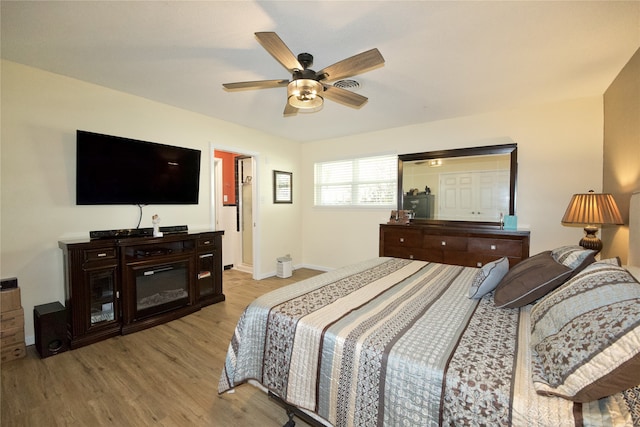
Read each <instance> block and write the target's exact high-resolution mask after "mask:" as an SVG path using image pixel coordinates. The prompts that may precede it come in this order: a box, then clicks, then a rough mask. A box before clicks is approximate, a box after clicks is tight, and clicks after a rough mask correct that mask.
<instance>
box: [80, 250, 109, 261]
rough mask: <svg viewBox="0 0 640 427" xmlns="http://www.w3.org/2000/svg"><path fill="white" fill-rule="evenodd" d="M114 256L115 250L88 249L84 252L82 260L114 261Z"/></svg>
mask: <svg viewBox="0 0 640 427" xmlns="http://www.w3.org/2000/svg"><path fill="white" fill-rule="evenodd" d="M116 255H117V251H116V248H104V249H90V250H86V251H84V260H85V261H100V260H103V259H115V258H116Z"/></svg>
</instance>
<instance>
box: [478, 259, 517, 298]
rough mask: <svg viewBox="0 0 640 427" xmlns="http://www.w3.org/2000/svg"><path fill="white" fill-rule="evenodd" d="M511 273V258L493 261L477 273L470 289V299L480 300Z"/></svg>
mask: <svg viewBox="0 0 640 427" xmlns="http://www.w3.org/2000/svg"><path fill="white" fill-rule="evenodd" d="M507 271H509V258H507V257H502V258H500V259H497V260H495V261H491V262H489V263H487V264H485V265H484V266H482V268H481V269H480V270H478V272H477V273H476V275H475V277H474V278H473V282H472V283H471V286H470V287H469V298H471V299H480V298H482V297H483V296H485V295H486V294H488V293H489V292H491V291H492V290H494V289H495V288H496V286H498V283H500V280H502V278H503V277H504V275H505V274H507Z"/></svg>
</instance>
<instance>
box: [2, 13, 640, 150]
mask: <svg viewBox="0 0 640 427" xmlns="http://www.w3.org/2000/svg"><path fill="white" fill-rule="evenodd" d="M0 7H1V9H0V13H1V16H2V22H1V42H2V45H1V54H2V58H4V59H7V60H10V61H14V62H18V63H22V64H26V65H30V66H33V67H37V68H41V69H43V70H47V71H51V72H54V73H58V74H62V75H65V76H70V77H73V78H77V79H80V80H84V81H87V82H91V83H95V84H97V85H101V86H105V87H108V88H112V89H116V90H119V91H123V92H128V93H131V94H134V95H137V96H141V97H144V98H147V99H151V100H154V101H158V102H162V103H166V104H169V105H173V106H176V107H180V108H183V109H186V110H190V111H193V112H197V113H201V114H204V115H206V116H210V117H215V118H218V119H222V120H225V121H228V122H233V123H237V124H239V125H242V126H246V127H250V128H255V129H258V130H261V131H264V132H266V133H269V134H273V135H277V136H281V137H284V138H287V139H290V140H294V141H300V142H305V141H314V140H322V139H329V138H335V137H340V136H346V135H352V134H358V133H363V132H370V131H376V130H381V129H386V128H393V127H399V126H406V125H411V124H416V123H423V122H429V121H435V120H441V119H447V118H452V117H458V116H465V115H471V114H479V113H483V112H488V111H495V110H501V109H508V108H514V107H522V106H526V105H536V104H544V103H549V102H554V101H559V100H564V99H573V98H581V97H591V96H600V95H602V94H603V93H604V92H605V90H606V89H607V87H608V86H609V85H610V84H611V82H612V81H613V79H614V78H615V77H616V75H617V74H618V73H619V72H620V70H621V69H622V67H624V65H625V64H626V63H627V62H628V61H629V59H630V58H631V56H632V55H633V54H634V52H635V51H636V50H637V49H638V48H639V47H640V1H627V2H616V1H567V2H563V1H495V2H490V1H469V2H463V1H318V2H316V1H157V2H156V1H122V2H116V1H70V2H64V1H44V2H37V1H17V2H13V1H5V0H2V2H1V3H0ZM258 31H275V32H276V33H278V35H279V36H280V37H281V38H282V40H284V42H285V43H286V44H287V45H288V47H289V48H290V49H291V51H292V52H293V53H294V54H295V55H297V54H298V53H301V52H308V53H311V54H312V55H313V56H314V57H315V61H314V66H313V67H312V68H313V69H315V70H320V69H321V68H324V67H326V66H328V65H331V64H333V63H335V62H337V61H340V60H342V59H344V58H347V57H350V56H352V55H355V54H357V53H360V52H363V51H366V50H369V49H371V48H378V49H379V50H380V52H381V53H382V55H383V57H384V58H385V65H384V66H383V67H381V68H377V69H375V70H372V71H369V72H367V73H364V74H361V75H358V76H356V77H354V80H356V81H358V82H359V83H360V85H361V87H360V88H359V89H357V93H359V94H360V95H363V96H366V97H368V98H369V101H368V103H367V104H365V105H364V106H363V107H362V108H360V109H352V108H349V107H346V106H343V105H341V104H338V103H335V102H332V101H329V100H327V101H326V102H325V105H324V107H323V108H322V110H320V111H318V112H315V113H305V114H298V115H297V116H294V117H286V118H285V117H283V115H282V112H283V109H284V106H285V103H286V88H272V89H262V90H251V91H249V90H246V91H240V92H227V91H225V90H223V88H222V83H229V82H236V81H248V80H270V79H290V77H291V76H290V75H289V73H288V71H287V70H286V69H285V68H283V67H282V66H281V65H280V64H279V63H278V62H276V60H275V59H274V58H273V57H271V56H270V55H269V54H268V53H267V52H266V51H265V50H264V49H263V48H262V46H261V45H260V44H259V43H258V41H257V40H256V38H255V36H254V33H255V32H258Z"/></svg>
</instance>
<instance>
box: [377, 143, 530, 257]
mask: <svg viewBox="0 0 640 427" xmlns="http://www.w3.org/2000/svg"><path fill="white" fill-rule="evenodd" d="M517 151H518V150H517V144H515V143H513V144H502V145H488V146H482V147H472V148H461V149H453V150H440V151H430V152H423V153H413V154H402V155H400V156H398V211H399V212H400V211H410V218H411V219H410V220H409V221H408V222H406V221H397V222H395V221H393V218H392V219H391V220H390V221H389V223H388V224H382V225H381V226H380V251H379V252H380V256H392V257H398V258H408V259H420V260H424V261H431V262H440V263H445V264H457V265H465V266H472V267H481V266H483V265H485V264H486V263H488V262H491V261H495V260H497V259H500V258H502V257H507V258H508V260H509V264H510V265H515V264H517V263H518V262H520V261H521V260H523V259H525V258H527V257H529V238H530V233H529V231H527V230H518V229H510V230H505V229H504V221H503V220H504V218H506V217H507V216H509V217H514V216H515V213H516V212H515V207H516V183H517V166H518V163H517Z"/></svg>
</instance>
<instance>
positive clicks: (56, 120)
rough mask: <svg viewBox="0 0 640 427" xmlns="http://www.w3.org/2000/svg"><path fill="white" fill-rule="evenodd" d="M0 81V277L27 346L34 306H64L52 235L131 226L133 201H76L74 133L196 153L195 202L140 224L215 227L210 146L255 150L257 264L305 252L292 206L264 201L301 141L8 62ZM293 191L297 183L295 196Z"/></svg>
mask: <svg viewBox="0 0 640 427" xmlns="http://www.w3.org/2000/svg"><path fill="white" fill-rule="evenodd" d="M1 78H2V93H1V108H2V123H1V144H2V145H1V156H2V159H1V161H2V163H1V167H2V169H1V197H2V200H1V202H2V203H1V222H0V233H1V235H0V244H1V252H0V258H1V271H0V275H1V277H2V278H7V277H14V276H15V277H17V278H18V283H19V286H20V288H21V294H22V306H23V307H24V310H25V333H26V335H27V343H33V314H32V313H33V306H34V305H38V304H44V303H48V302H52V301H61V302H64V284H63V267H62V253H61V251H60V249H58V240H60V239H67V238H74V237H88V235H89V231H90V230H104V229H116V228H134V227H135V226H136V225H137V222H138V208H137V207H135V206H75V131H76V129H84V130H89V131H94V132H99V133H106V134H112V135H117V136H125V137H130V138H135V139H142V140H148V141H154V142H159V143H166V144H172V145H180V146H184V147H189V148H196V149H200V150H202V153H203V159H204V161H203V164H202V173H201V180H200V203H199V204H198V205H193V206H148V207H145V208H144V211H143V212H144V217H143V219H142V223H141V226H142V227H150V226H151V225H152V224H151V216H152V215H153V214H156V213H157V214H158V215H159V216H160V217H161V219H162V224H161V225H167V226H168V225H181V224H186V225H188V226H189V229H190V230H195V229H202V228H206V229H209V228H213V227H212V225H211V224H210V222H211V217H212V205H211V203H212V202H211V197H210V194H211V185H210V183H211V176H210V175H211V173H212V170H213V161H208V160H207V159H208V155H209V153H210V147H211V144H213V145H214V146H216V145H217V146H224V147H235V148H237V149H238V151H248V152H254V153H259V158H260V164H258V174H259V175H258V176H257V179H258V183H257V184H258V194H259V198H258V199H259V200H258V201H257V203H259V207H258V208H259V214H260V216H259V218H258V224H259V231H258V232H259V235H258V236H257V238H258V239H259V240H260V242H261V248H260V258H259V260H258V261H257V262H255V268H257V270H258V272H259V273H258V274H259V276H262V277H265V276H267V275H269V274H275V269H276V257H277V256H278V255H279V254H285V253H290V254H291V255H292V256H293V257H294V259H298V260H299V259H301V258H302V245H301V241H300V238H299V236H300V234H301V218H300V211H299V207H298V205H297V204H293V205H274V204H273V203H272V198H271V191H272V190H271V188H272V170H273V169H278V170H286V171H292V172H294V176H297V175H298V173H299V170H300V167H299V158H300V146H299V144H297V143H293V142H291V141H287V140H283V139H281V138H276V137H273V136H270V135H266V134H263V133H261V132H257V131H255V130H252V129H248V128H243V127H239V126H236V125H233V124H231V123H228V122H223V121H220V120H216V119H212V118H209V117H206V116H203V115H199V114H194V113H191V112H187V111H184V110H180V109H178V108H174V107H171V106H167V105H164V104H160V103H157V102H153V101H150V100H147V99H143V98H139V97H135V96H131V95H128V94H125V93H122V92H117V91H114V90H110V89H106V88H104V87H100V86H96V85H92V84H88V83H85V82H81V81H78V80H75V79H71V78H67V77H63V76H60V75H56V74H52V73H48V72H43V71H41V70H37V69H34V68H31V67H26V66H23V65H19V64H16V63H12V62H8V61H2V75H1ZM299 189H300V187H295V186H294V192H296V193H297V194H295V193H294V201H296V200H300V195H299V191H300V190H299Z"/></svg>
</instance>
